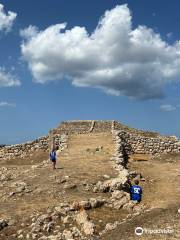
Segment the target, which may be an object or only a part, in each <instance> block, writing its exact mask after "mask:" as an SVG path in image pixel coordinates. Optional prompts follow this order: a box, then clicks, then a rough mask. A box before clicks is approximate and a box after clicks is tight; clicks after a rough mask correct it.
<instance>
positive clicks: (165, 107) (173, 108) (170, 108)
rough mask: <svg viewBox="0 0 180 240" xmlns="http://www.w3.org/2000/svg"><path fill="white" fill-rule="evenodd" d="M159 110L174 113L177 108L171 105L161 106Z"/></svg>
mask: <svg viewBox="0 0 180 240" xmlns="http://www.w3.org/2000/svg"><path fill="white" fill-rule="evenodd" d="M160 109H161V110H162V111H165V112H171V111H175V110H176V109H177V108H176V106H173V105H171V104H163V105H161V106H160Z"/></svg>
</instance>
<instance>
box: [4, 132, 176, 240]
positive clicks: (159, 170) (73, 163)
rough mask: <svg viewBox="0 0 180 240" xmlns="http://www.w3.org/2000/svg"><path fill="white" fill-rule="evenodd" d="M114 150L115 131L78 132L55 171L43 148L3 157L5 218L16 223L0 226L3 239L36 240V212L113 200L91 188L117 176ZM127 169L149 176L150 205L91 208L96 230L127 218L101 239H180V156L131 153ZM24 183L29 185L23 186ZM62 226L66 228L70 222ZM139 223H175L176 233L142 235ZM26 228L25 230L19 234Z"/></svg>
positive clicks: (147, 193)
mask: <svg viewBox="0 0 180 240" xmlns="http://www.w3.org/2000/svg"><path fill="white" fill-rule="evenodd" d="M113 151H114V143H113V139H112V136H111V135H110V134H107V133H102V134H100V133H99V134H84V135H81V136H79V135H73V136H71V138H70V139H69V143H68V148H67V149H65V150H64V151H63V152H62V153H61V154H60V156H59V159H58V162H57V169H56V170H52V166H51V164H50V162H49V163H47V164H46V163H45V162H46V161H47V160H48V154H47V153H43V152H38V153H36V154H35V155H34V156H33V157H31V158H27V159H16V160H9V161H4V162H1V163H0V171H1V173H5V175H6V177H7V178H5V179H1V182H0V184H1V188H0V209H1V210H0V218H3V219H11V224H9V226H7V227H5V228H4V229H3V230H1V231H0V239H2V240H5V239H7V240H13V239H33V238H32V236H31V235H30V237H29V238H27V234H28V233H29V231H30V224H31V219H32V217H31V215H33V214H38V213H44V212H46V211H47V209H51V208H53V207H54V206H58V204H60V203H64V202H69V203H72V202H74V201H82V200H87V199H89V198H98V197H101V198H104V199H108V198H109V197H110V193H95V192H93V191H92V188H93V186H94V185H95V184H96V183H97V182H98V181H99V180H101V181H104V180H105V179H106V178H113V177H116V176H117V172H116V170H114V168H113V166H112V162H111V161H110V158H111V156H112V154H113ZM139 160H141V161H139ZM43 161H45V162H44V164H42V163H43ZM4 168H5V169H4ZM128 168H129V169H130V170H131V171H132V170H136V171H138V172H140V173H141V174H142V176H143V177H144V178H145V181H144V182H141V186H142V188H143V200H142V203H143V204H144V205H145V206H146V210H145V212H143V213H142V214H139V215H137V216H133V217H132V216H130V214H129V212H127V211H126V210H123V209H120V210H116V209H111V208H109V207H106V206H102V207H100V208H95V209H91V210H88V211H87V212H88V215H89V217H90V219H91V220H92V222H93V223H94V224H95V226H96V231H97V232H101V231H103V230H104V228H105V226H106V224H107V223H114V222H115V221H119V222H121V221H123V219H127V220H126V221H125V222H123V223H122V224H121V225H119V226H118V227H117V228H115V229H114V230H112V231H107V233H105V234H104V235H102V236H100V237H99V238H98V239H103V240H119V239H123V240H126V239H130V240H131V239H143V240H145V239H157V240H159V239H168V240H169V239H170V240H171V239H172V240H173V239H180V213H178V209H179V208H180V155H168V156H164V157H162V158H155V159H152V160H150V159H148V156H134V157H133V156H132V157H131V158H130V161H129V164H128ZM8 174H9V178H8ZM22 182H23V183H25V185H26V186H25V188H24V189H23V188H22V185H23V183H22ZM127 216H129V218H127ZM60 227H64V228H63V229H66V228H68V227H69V225H66V224H64V225H63V226H60ZM136 227H142V228H147V229H157V228H158V229H159V228H160V229H164V228H165V229H167V228H168V227H170V228H171V229H172V230H173V232H172V233H171V234H146V233H144V234H143V235H142V236H140V237H138V236H136V235H135V233H134V231H135V228H136ZM22 229H23V233H22V234H19V233H17V232H18V230H22ZM20 235H22V236H21V238H20V237H19V236H20ZM34 239H38V238H34ZM64 239H65V238H64ZM67 239H68V238H67ZM74 239H78V238H74ZM86 239H92V238H90V237H87V238H86ZM96 239H97V238H96Z"/></svg>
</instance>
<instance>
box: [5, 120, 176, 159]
mask: <svg viewBox="0 0 180 240" xmlns="http://www.w3.org/2000/svg"><path fill="white" fill-rule="evenodd" d="M103 132H109V133H112V135H113V137H114V140H115V143H116V150H117V151H118V153H119V152H121V153H119V157H120V155H123V159H125V158H126V156H128V155H130V154H150V155H151V156H153V155H157V154H166V153H179V152H180V140H179V139H177V138H176V137H174V136H172V137H169V136H162V135H160V134H158V133H156V132H149V131H142V130H138V129H134V128H130V127H128V126H125V125H123V124H121V123H120V122H117V121H98V120H97V121H96V120H88V121H85V120H84V121H65V122H62V123H61V124H60V125H59V126H58V127H57V128H55V129H52V130H50V132H49V134H48V135H47V136H44V137H40V138H38V139H36V140H34V141H32V142H27V143H23V144H16V145H10V146H2V147H1V148H0V160H8V159H15V158H25V157H27V156H33V154H34V153H35V152H37V151H40V150H41V151H44V152H48V151H49V150H50V149H51V148H52V145H55V146H58V147H60V149H63V148H65V147H67V144H68V136H70V135H71V134H93V133H103ZM123 161H124V160H123Z"/></svg>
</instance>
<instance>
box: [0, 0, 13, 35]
mask: <svg viewBox="0 0 180 240" xmlns="http://www.w3.org/2000/svg"><path fill="white" fill-rule="evenodd" d="M16 17H17V14H16V13H14V12H11V11H8V12H7V13H6V12H5V11H4V6H3V5H2V4H1V3H0V31H2V30H5V31H9V30H11V27H12V25H13V23H14V20H15V19H16Z"/></svg>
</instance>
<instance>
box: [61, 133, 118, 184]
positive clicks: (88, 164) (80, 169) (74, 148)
mask: <svg viewBox="0 0 180 240" xmlns="http://www.w3.org/2000/svg"><path fill="white" fill-rule="evenodd" d="M114 148H115V144H114V142H113V138H112V134H111V133H96V134H95V133H88V134H80V135H75V134H71V135H69V139H68V148H67V149H65V150H64V151H63V152H62V153H60V156H59V159H58V160H59V161H58V166H60V167H63V168H64V169H66V172H67V173H68V169H69V171H71V176H72V175H73V177H75V176H77V177H78V178H81V179H91V180H94V181H96V180H98V179H99V176H103V175H109V176H110V177H115V176H116V175H117V172H116V171H115V170H114V168H113V165H112V162H111V161H110V158H111V157H112V155H113V153H114ZM72 172H73V174H72Z"/></svg>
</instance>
